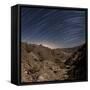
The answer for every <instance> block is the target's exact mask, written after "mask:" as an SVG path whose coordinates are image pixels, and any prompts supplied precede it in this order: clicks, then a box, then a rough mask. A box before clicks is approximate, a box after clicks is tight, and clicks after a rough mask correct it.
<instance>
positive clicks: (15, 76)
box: [11, 5, 19, 85]
mask: <svg viewBox="0 0 90 90" xmlns="http://www.w3.org/2000/svg"><path fill="white" fill-rule="evenodd" d="M18 10H19V9H18V5H16V6H12V7H11V83H13V84H15V85H19V63H18V49H19V46H18V31H19V30H18V23H19V22H18V18H19V17H18Z"/></svg>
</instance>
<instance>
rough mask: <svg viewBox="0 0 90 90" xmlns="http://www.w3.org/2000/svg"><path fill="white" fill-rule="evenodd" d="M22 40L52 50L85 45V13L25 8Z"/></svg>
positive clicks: (22, 20) (22, 15) (22, 21)
mask: <svg viewBox="0 0 90 90" xmlns="http://www.w3.org/2000/svg"><path fill="white" fill-rule="evenodd" d="M21 38H22V42H28V43H32V44H42V45H44V46H48V47H50V48H68V47H74V46H79V45H81V44H83V43H85V11H76V10H60V9H45V8H25V7H23V8H22V9H21Z"/></svg>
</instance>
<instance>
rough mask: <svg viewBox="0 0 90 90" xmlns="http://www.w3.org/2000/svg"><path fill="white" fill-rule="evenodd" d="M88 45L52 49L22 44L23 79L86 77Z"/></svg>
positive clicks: (34, 80) (42, 79) (50, 79)
mask: <svg viewBox="0 0 90 90" xmlns="http://www.w3.org/2000/svg"><path fill="white" fill-rule="evenodd" d="M85 50H86V46H85V44H84V45H81V46H78V47H73V48H63V49H60V48H57V49H50V48H48V47H45V46H43V45H36V44H26V43H22V44H21V80H22V82H39V81H52V80H85V79H86V53H85V52H86V51H85Z"/></svg>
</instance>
